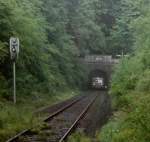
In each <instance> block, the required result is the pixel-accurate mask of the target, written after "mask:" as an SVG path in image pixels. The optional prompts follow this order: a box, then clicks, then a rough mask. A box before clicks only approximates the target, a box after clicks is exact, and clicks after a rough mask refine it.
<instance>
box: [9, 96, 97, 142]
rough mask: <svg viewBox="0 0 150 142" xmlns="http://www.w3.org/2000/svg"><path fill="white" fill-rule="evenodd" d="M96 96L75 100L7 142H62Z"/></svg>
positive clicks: (86, 111)
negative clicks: (39, 124) (35, 126)
mask: <svg viewBox="0 0 150 142" xmlns="http://www.w3.org/2000/svg"><path fill="white" fill-rule="evenodd" d="M97 96H98V95H89V96H84V97H80V98H77V99H75V100H74V101H72V102H71V103H70V104H67V105H65V106H64V107H62V108H61V109H58V110H57V111H56V112H54V113H52V114H51V115H50V116H48V117H47V118H46V119H45V120H44V123H43V125H41V126H39V127H38V128H33V129H29V130H24V131H23V132H21V133H19V134H18V135H16V136H15V137H13V138H11V139H9V140H8V141H7V142H63V141H64V140H66V139H67V137H68V136H69V135H70V134H71V133H72V132H73V131H74V130H75V128H76V127H77V125H78V124H79V122H80V120H81V119H83V118H84V116H85V114H86V113H88V110H89V108H90V107H91V106H92V104H93V103H94V102H95V100H96V98H97Z"/></svg>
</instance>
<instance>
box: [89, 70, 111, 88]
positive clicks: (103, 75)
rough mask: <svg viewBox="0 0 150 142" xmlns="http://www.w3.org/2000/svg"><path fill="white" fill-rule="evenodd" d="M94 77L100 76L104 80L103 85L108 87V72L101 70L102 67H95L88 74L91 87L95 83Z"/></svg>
mask: <svg viewBox="0 0 150 142" xmlns="http://www.w3.org/2000/svg"><path fill="white" fill-rule="evenodd" d="M94 78H99V79H102V80H103V87H104V86H105V87H108V84H109V81H108V76H107V73H106V72H104V71H102V70H100V69H95V70H93V71H91V72H90V73H89V75H88V87H89V88H91V89H92V88H93V87H92V83H93V79H94Z"/></svg>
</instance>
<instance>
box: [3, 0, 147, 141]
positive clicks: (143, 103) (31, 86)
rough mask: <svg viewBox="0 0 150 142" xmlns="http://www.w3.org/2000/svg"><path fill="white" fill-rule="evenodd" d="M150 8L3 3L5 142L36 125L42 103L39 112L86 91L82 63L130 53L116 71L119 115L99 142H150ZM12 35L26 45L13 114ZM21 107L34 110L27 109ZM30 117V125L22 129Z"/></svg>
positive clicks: (143, 4) (124, 1)
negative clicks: (67, 94)
mask: <svg viewBox="0 0 150 142" xmlns="http://www.w3.org/2000/svg"><path fill="white" fill-rule="evenodd" d="M149 7H150V2H149V0H136V1H134V0H32V1H31V0H0V140H4V139H6V138H7V137H8V135H9V134H11V133H9V132H10V131H11V130H13V131H14V132H15V131H18V130H20V129H22V128H24V126H25V125H27V124H29V125H30V124H31V122H32V115H31V112H30V113H29V111H31V110H34V108H35V106H34V100H37V102H36V104H38V106H39V103H40V100H41V99H42V98H45V99H43V101H42V102H41V103H44V102H47V101H49V100H52V99H51V96H52V95H53V96H55V95H56V94H60V93H58V92H60V91H64V90H66V89H68V88H71V89H73V88H76V87H81V86H82V83H83V80H84V72H83V70H82V68H81V67H80V65H79V64H78V62H77V57H78V56H84V55H86V54H111V55H116V54H121V53H123V52H124V54H130V56H129V57H127V58H124V59H122V60H121V62H120V64H119V65H118V66H117V67H116V71H115V73H114V75H113V80H112V88H111V91H110V93H111V94H112V95H113V98H114V107H115V109H117V110H118V111H117V113H115V115H114V118H113V120H112V121H111V122H110V123H109V124H108V125H107V126H106V127H105V128H103V130H102V133H101V134H100V135H99V136H98V140H101V142H111V141H112V142H125V141H128V142H149V139H150V135H149V133H150V125H149V122H150V115H149V113H148V112H149V110H150V96H149V94H150V87H149V86H150V77H149V76H150V60H149V58H150V26H149V25H150V9H149ZM11 36H16V37H19V38H20V41H21V49H20V55H19V60H18V61H17V89H18V92H17V94H18V96H19V104H18V106H20V107H13V108H12V111H10V110H11V104H10V102H11V101H10V100H12V92H11V91H12V65H11V61H10V57H9V38H10V37H11ZM47 97H48V98H47ZM25 100H26V101H25ZM28 100H31V103H29V106H28V105H27V102H28ZM46 100H47V101H46ZM20 103H22V104H23V105H25V106H28V107H29V108H28V107H27V110H25V108H24V107H23V106H22V105H20ZM41 103H40V104H41ZM30 106H31V109H30ZM21 111H22V113H20V115H19V116H18V115H17V114H18V112H21ZM24 112H25V113H27V114H28V115H27V116H28V117H27V120H24V123H23V124H22V125H21V124H18V125H19V126H18V125H16V122H17V120H20V119H23V113H24ZM12 113H13V114H15V116H16V117H15V118H14V117H13V114H12ZM8 116H9V118H7V117H8ZM30 118H31V119H30ZM13 119H15V120H14V121H13V122H12V120H13ZM4 121H5V123H6V124H7V126H6V125H4ZM78 135H79V136H78ZM74 137H75V138H74ZM74 137H71V138H70V139H71V140H72V141H73V140H74V141H76V138H77V139H78V141H90V140H89V139H88V138H86V137H85V136H83V139H82V135H80V134H75V136H74Z"/></svg>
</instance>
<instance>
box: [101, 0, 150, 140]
mask: <svg viewBox="0 0 150 142" xmlns="http://www.w3.org/2000/svg"><path fill="white" fill-rule="evenodd" d="M122 2H123V3H124V5H122V8H123V9H128V15H122V16H121V18H125V19H127V20H128V22H127V23H126V25H127V26H128V27H129V30H130V32H132V36H133V39H134V44H133V47H132V48H134V52H133V54H132V55H130V57H129V58H125V59H123V60H122V61H121V62H120V64H119V65H118V66H117V68H116V72H115V73H114V75H113V80H112V88H111V91H110V93H111V94H112V95H113V97H114V99H115V107H117V109H118V110H122V111H123V112H124V114H122V115H121V116H117V119H118V120H117V121H116V120H112V121H111V122H110V123H109V124H108V126H106V127H104V128H103V131H102V134H101V135H100V138H101V141H102V142H107V141H108V142H111V141H112V142H126V141H128V142H149V140H150V135H149V134H150V127H149V126H150V125H149V122H150V115H149V113H148V112H149V110H150V102H149V101H150V94H149V93H150V79H149V76H150V60H149V58H150V48H149V44H150V40H149V38H150V34H149V26H148V25H149V24H148V23H149V16H150V14H149V9H148V7H149V6H150V3H149V1H146V0H144V1H142V0H139V1H136V2H135V1H133V0H125V1H122ZM131 11H132V14H131ZM130 32H128V33H130ZM115 117H116V116H113V118H115ZM122 118H123V119H122ZM120 120H122V121H120ZM116 125H117V130H118V131H117V133H116V132H114V131H112V132H110V129H109V128H111V129H114V130H116ZM108 137H109V138H110V139H107V138H108Z"/></svg>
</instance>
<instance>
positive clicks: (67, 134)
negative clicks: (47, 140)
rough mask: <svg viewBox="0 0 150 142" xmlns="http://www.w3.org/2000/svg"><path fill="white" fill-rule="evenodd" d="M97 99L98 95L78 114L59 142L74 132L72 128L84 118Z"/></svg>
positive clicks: (62, 141)
mask: <svg viewBox="0 0 150 142" xmlns="http://www.w3.org/2000/svg"><path fill="white" fill-rule="evenodd" d="M97 97H98V95H96V97H94V99H93V100H92V101H91V102H90V103H89V104H88V105H87V106H86V108H85V109H84V110H83V111H82V112H81V113H80V115H79V116H78V117H77V119H76V120H75V121H74V123H73V124H72V125H71V127H70V128H69V129H68V131H67V132H66V133H65V134H64V135H63V137H62V138H61V139H60V140H59V142H64V141H65V140H66V139H67V137H68V136H69V135H70V134H71V133H72V131H73V130H74V128H75V127H76V126H77V124H78V123H79V121H80V120H81V119H82V118H83V117H84V115H85V114H86V113H87V111H88V110H89V108H90V107H91V106H92V104H93V103H94V102H95V100H96V98H97Z"/></svg>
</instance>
